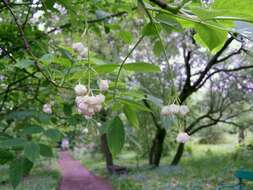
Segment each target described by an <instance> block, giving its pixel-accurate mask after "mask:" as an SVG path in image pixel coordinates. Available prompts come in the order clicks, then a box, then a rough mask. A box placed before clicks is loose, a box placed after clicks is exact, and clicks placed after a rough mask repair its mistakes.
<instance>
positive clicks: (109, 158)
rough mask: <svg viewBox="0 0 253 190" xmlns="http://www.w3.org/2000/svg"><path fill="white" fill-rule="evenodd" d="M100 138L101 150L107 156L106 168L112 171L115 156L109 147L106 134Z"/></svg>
mask: <svg viewBox="0 0 253 190" xmlns="http://www.w3.org/2000/svg"><path fill="white" fill-rule="evenodd" d="M100 139H101V150H102V152H103V154H104V157H105V163H106V168H107V170H108V171H110V168H111V167H112V166H113V157H112V154H111V152H110V149H109V147H108V143H107V137H106V134H102V135H101V137H100Z"/></svg>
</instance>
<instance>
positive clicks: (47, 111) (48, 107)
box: [42, 104, 52, 114]
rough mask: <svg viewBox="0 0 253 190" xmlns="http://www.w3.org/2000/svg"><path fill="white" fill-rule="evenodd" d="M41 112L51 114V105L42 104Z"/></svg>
mask: <svg viewBox="0 0 253 190" xmlns="http://www.w3.org/2000/svg"><path fill="white" fill-rule="evenodd" d="M42 110H43V112H45V113H47V114H51V113H52V106H51V104H44V105H43V108H42Z"/></svg>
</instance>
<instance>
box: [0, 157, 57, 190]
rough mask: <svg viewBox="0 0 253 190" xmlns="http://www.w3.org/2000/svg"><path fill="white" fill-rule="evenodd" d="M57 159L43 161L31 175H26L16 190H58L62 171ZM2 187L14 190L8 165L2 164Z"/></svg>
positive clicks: (0, 177) (0, 168)
mask: <svg viewBox="0 0 253 190" xmlns="http://www.w3.org/2000/svg"><path fill="white" fill-rule="evenodd" d="M57 167H58V166H57V164H56V161H51V162H50V163H49V162H48V161H47V162H42V164H40V165H37V166H35V167H34V169H32V171H31V174H30V175H29V177H25V178H24V179H23V181H22V182H21V183H20V184H19V186H18V187H17V189H16V190H56V189H57V188H58V183H59V179H60V173H59V171H58V168H57ZM0 174H1V175H0V189H1V190H12V189H13V188H12V186H11V185H10V183H9V182H8V167H7V166H0Z"/></svg>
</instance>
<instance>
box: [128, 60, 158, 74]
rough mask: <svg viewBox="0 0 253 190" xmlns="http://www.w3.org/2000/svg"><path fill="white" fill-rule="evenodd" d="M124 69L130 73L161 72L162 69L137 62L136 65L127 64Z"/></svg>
mask: <svg viewBox="0 0 253 190" xmlns="http://www.w3.org/2000/svg"><path fill="white" fill-rule="evenodd" d="M124 69H125V70H128V71H135V72H146V73H149V72H160V71H161V70H160V67H159V66H156V65H153V64H149V63H145V62H136V63H127V64H125V65H124Z"/></svg>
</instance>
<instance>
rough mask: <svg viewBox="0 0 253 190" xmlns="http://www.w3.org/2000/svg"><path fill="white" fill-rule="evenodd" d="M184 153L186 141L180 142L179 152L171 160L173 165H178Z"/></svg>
mask: <svg viewBox="0 0 253 190" xmlns="http://www.w3.org/2000/svg"><path fill="white" fill-rule="evenodd" d="M183 153H184V143H180V144H179V145H178V147H177V152H176V154H175V156H174V159H173V160H172V162H171V165H177V164H178V163H179V162H180V160H181V158H182V156H183Z"/></svg>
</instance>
